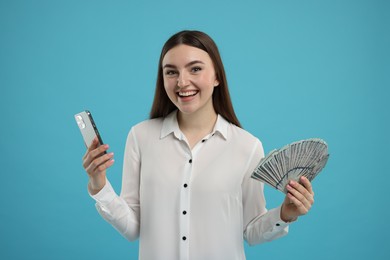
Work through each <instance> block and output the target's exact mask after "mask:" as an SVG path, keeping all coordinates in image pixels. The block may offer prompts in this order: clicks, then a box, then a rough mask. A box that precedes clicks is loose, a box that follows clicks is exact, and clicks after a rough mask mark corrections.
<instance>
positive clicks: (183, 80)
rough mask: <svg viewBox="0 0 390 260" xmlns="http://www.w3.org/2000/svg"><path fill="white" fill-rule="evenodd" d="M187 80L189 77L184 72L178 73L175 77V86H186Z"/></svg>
mask: <svg viewBox="0 0 390 260" xmlns="http://www.w3.org/2000/svg"><path fill="white" fill-rule="evenodd" d="M189 82H190V80H189V77H188V75H187V74H186V73H185V72H182V73H180V74H179V76H178V77H177V86H178V87H179V88H184V87H186V86H188V85H189Z"/></svg>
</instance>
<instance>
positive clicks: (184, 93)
mask: <svg viewBox="0 0 390 260" xmlns="http://www.w3.org/2000/svg"><path fill="white" fill-rule="evenodd" d="M196 93H198V92H197V91H194V90H193V91H186V92H179V96H181V97H188V96H193V95H195V94H196Z"/></svg>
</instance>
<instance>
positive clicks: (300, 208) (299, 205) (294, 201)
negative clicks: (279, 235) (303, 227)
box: [287, 192, 310, 215]
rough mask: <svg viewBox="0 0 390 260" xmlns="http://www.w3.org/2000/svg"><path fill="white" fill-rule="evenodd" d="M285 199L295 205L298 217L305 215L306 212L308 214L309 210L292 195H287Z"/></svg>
mask: <svg viewBox="0 0 390 260" xmlns="http://www.w3.org/2000/svg"><path fill="white" fill-rule="evenodd" d="M287 197H288V198H289V199H290V201H291V202H292V204H294V205H295V207H296V208H297V211H298V213H299V215H306V214H307V213H308V212H309V209H310V208H307V207H306V206H305V205H304V204H303V203H302V201H300V200H299V199H297V197H295V196H294V195H293V194H292V193H290V192H289V193H287Z"/></svg>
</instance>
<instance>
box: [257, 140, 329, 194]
mask: <svg viewBox="0 0 390 260" xmlns="http://www.w3.org/2000/svg"><path fill="white" fill-rule="evenodd" d="M328 158H329V154H328V145H327V144H326V142H325V141H324V140H322V139H319V138H311V139H306V140H301V141H298V142H294V143H291V144H288V145H285V146H284V147H282V148H281V149H277V150H273V151H271V152H270V153H269V154H268V155H267V156H265V157H264V158H263V159H261V161H260V162H259V164H258V165H257V167H256V168H255V170H254V172H253V173H252V178H254V179H256V180H259V181H262V182H264V183H266V184H269V185H270V186H272V187H274V188H275V189H277V190H280V191H281V192H283V193H287V190H286V185H287V183H288V181H289V180H295V181H299V178H300V177H301V176H305V177H306V178H308V179H309V180H310V181H312V180H313V179H314V178H315V177H316V176H317V175H318V174H319V173H320V171H321V170H322V169H323V168H324V167H325V165H326V163H327V161H328Z"/></svg>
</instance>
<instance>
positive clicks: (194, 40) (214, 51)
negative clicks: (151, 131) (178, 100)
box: [150, 30, 241, 127]
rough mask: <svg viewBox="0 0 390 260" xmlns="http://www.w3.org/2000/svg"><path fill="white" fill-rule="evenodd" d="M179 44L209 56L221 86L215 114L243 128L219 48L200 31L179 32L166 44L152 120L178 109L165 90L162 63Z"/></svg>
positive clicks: (216, 96) (157, 83) (217, 91)
mask: <svg viewBox="0 0 390 260" xmlns="http://www.w3.org/2000/svg"><path fill="white" fill-rule="evenodd" d="M179 44H185V45H188V46H192V47H195V48H199V49H201V50H204V51H205V52H207V53H208V54H209V56H210V58H211V60H212V61H213V64H214V67H215V73H216V78H217V79H218V81H219V86H218V87H215V88H214V91H213V105H214V109H215V112H217V114H220V115H221V116H223V117H224V118H225V119H226V120H227V121H229V122H230V123H232V124H235V125H236V126H238V127H241V124H240V122H239V121H238V119H237V116H236V114H235V112H234V109H233V104H232V101H231V98H230V94H229V89H228V84H227V80H226V75H225V69H224V67H223V63H222V59H221V55H220V54H219V51H218V47H217V45H216V44H215V42H214V41H213V39H211V37H210V36H208V35H207V34H205V33H203V32H200V31H188V30H185V31H181V32H178V33H176V34H174V35H173V36H171V37H170V38H169V39H168V41H167V42H166V43H165V44H164V46H163V48H162V50H161V55H160V61H159V63H158V73H157V82H156V90H155V95H154V100H153V105H152V109H151V111H150V118H158V117H165V116H167V115H168V114H169V113H171V112H172V111H173V110H175V109H176V106H175V105H174V104H173V103H172V101H171V100H170V99H169V97H168V95H167V93H166V91H165V88H164V79H163V69H162V61H163V59H164V56H165V54H166V53H167V52H168V51H169V50H170V49H172V48H173V47H175V46H177V45H179Z"/></svg>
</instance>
